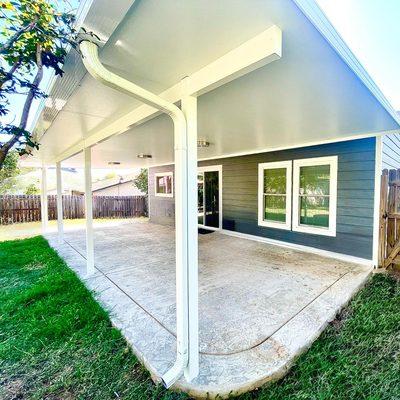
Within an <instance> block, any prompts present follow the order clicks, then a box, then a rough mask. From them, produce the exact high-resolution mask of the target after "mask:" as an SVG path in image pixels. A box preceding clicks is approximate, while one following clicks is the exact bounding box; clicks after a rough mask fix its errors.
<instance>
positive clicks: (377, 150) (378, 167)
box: [372, 136, 382, 268]
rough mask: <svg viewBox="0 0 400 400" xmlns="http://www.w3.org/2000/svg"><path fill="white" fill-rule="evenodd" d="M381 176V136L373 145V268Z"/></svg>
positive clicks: (376, 261) (375, 264)
mask: <svg viewBox="0 0 400 400" xmlns="http://www.w3.org/2000/svg"><path fill="white" fill-rule="evenodd" d="M381 176H382V136H377V137H376V144H375V194H374V196H375V197H374V231H373V245H372V261H373V264H374V267H375V268H378V264H379V222H380V214H379V212H380V199H381Z"/></svg>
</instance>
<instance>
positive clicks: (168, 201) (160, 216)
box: [148, 165, 175, 225]
mask: <svg viewBox="0 0 400 400" xmlns="http://www.w3.org/2000/svg"><path fill="white" fill-rule="evenodd" d="M173 170H174V166H173V165H170V166H164V167H156V168H150V169H149V175H148V192H149V195H148V196H149V219H150V222H154V223H156V224H162V225H174V216H175V199H174V198H173V197H157V196H155V179H154V174H155V173H156V172H170V171H173ZM173 182H174V193H175V179H174V180H173Z"/></svg>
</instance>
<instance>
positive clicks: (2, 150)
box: [0, 44, 43, 170]
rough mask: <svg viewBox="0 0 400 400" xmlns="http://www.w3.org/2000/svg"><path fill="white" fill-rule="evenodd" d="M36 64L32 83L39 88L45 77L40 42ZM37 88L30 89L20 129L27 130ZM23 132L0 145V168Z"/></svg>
mask: <svg viewBox="0 0 400 400" xmlns="http://www.w3.org/2000/svg"><path fill="white" fill-rule="evenodd" d="M36 64H37V68H38V70H37V72H36V76H35V79H34V80H33V82H32V84H33V85H34V87H35V88H38V87H39V85H40V82H41V81H42V78H43V64H42V47H41V45H40V44H37V46H36ZM34 92H35V89H30V90H29V92H28V94H27V97H26V100H25V104H24V108H23V109H22V115H21V120H20V123H19V126H18V128H19V129H20V130H25V129H26V125H27V123H28V117H29V112H30V110H31V107H32V102H33V100H34V98H35V94H34ZM20 137H21V134H16V135H13V136H12V137H11V139H10V140H9V141H8V142H6V143H4V144H3V146H1V147H0V170H1V169H2V168H3V164H4V160H5V158H6V156H7V154H8V152H9V151H10V150H11V149H12V148H13V147H14V146H15V144H16V143H17V142H18V140H19V139H20Z"/></svg>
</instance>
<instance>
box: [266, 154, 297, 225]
mask: <svg viewBox="0 0 400 400" xmlns="http://www.w3.org/2000/svg"><path fill="white" fill-rule="evenodd" d="M278 168H285V169H286V193H285V197H286V210H285V211H286V213H285V222H278V221H271V220H266V219H265V215H264V210H265V203H264V196H265V193H264V172H265V171H268V170H272V169H278ZM258 225H259V226H266V227H270V228H276V229H286V230H290V229H291V228H292V160H288V161H277V162H266V163H261V164H258Z"/></svg>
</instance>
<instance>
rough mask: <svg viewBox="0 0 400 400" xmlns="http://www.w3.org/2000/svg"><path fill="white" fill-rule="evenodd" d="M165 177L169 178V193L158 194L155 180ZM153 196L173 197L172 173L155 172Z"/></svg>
mask: <svg viewBox="0 0 400 400" xmlns="http://www.w3.org/2000/svg"><path fill="white" fill-rule="evenodd" d="M165 176H170V177H171V193H158V192H157V178H162V177H165ZM154 196H155V197H174V173H173V172H172V171H167V172H156V173H155V174H154Z"/></svg>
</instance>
